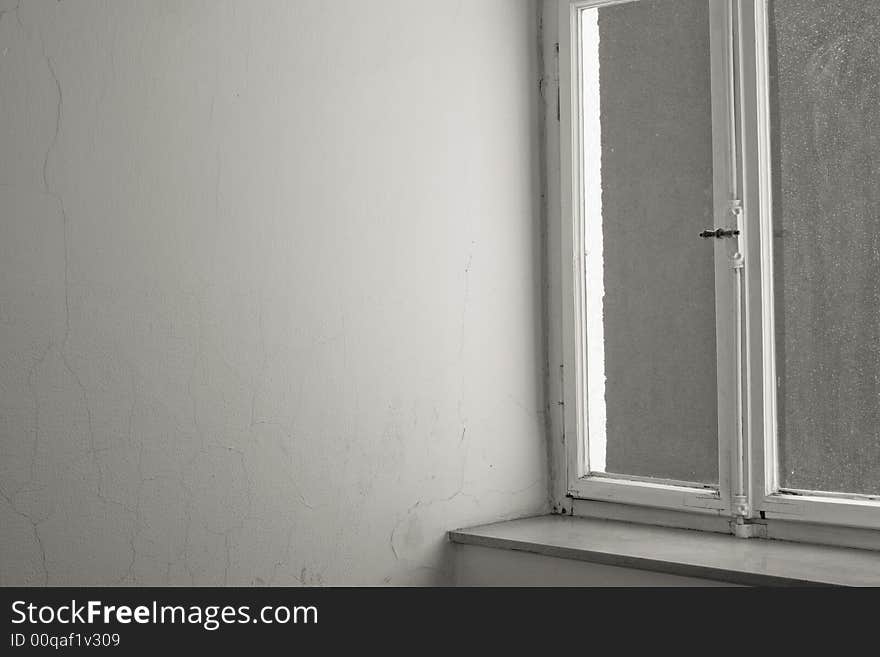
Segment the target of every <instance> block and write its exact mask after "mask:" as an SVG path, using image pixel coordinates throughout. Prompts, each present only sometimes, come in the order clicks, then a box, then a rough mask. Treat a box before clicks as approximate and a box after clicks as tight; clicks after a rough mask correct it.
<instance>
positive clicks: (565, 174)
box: [550, 0, 880, 542]
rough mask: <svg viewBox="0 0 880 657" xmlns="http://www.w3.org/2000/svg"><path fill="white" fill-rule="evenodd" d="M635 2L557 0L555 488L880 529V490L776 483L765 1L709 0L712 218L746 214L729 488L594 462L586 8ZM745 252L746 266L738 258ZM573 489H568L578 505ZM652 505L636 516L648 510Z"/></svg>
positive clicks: (721, 281)
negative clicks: (583, 57)
mask: <svg viewBox="0 0 880 657" xmlns="http://www.w3.org/2000/svg"><path fill="white" fill-rule="evenodd" d="M638 1H640V0H556V3H557V10H558V11H557V18H558V34H557V40H558V92H559V101H558V103H559V105H558V119H559V142H558V150H559V153H558V155H559V163H560V169H559V183H558V184H559V200H558V211H559V213H560V216H561V223H560V228H559V231H560V232H559V236H558V237H559V239H560V247H559V248H560V251H559V252H558V253H556V252H555V250H554V249H552V248H551V251H550V253H551V256H553V255H554V254H555V255H557V256H558V262H560V263H561V272H559V273H558V275H559V279H558V281H557V285H556V287H557V293H558V295H559V297H558V300H557V301H556V302H555V306H554V307H555V308H556V311H557V312H559V313H560V317H561V320H560V321H559V323H558V325H557V326H558V328H559V331H558V333H559V335H560V336H561V342H562V344H561V347H560V348H558V349H557V350H556V353H557V355H558V357H559V359H560V361H561V363H560V364H561V371H562V376H561V382H560V388H559V390H558V392H559V394H560V397H561V399H560V402H561V404H560V405H561V407H562V417H561V431H562V443H563V445H562V454H561V455H560V456H559V457H558V458H555V459H554V463H560V462H562V463H564V469H563V470H564V471H560V469H559V468H556V467H555V466H554V472H553V475H554V478H555V479H556V485H555V486H554V489H555V490H556V491H558V493H557V495H558V498H557V500H556V504H555V505H554V506H555V508H557V509H558V510H561V511H563V512H570V513H574V512H575V510H576V509H577V508H578V501H588V502H585V503H583V505H587V504H592V503H593V502H602V503H607V502H611V503H616V504H618V505H624V506H629V507H633V508H635V507H638V508H639V509H641V508H645V509H646V511H648V512H650V509H651V508H653V509H655V510H656V512H655V513H656V514H657V517H658V519H659V520H658V522H659V523H660V524H667V521H665V520H664V518H667V517H668V512H669V511H678V512H687V514H689V515H692V516H702V517H705V516H707V515H714V516H719V517H721V518H724V519H730V521H731V523H730V526H731V531H734V529H733V527H734V526H735V525H739V526H742V525H743V524H752V523H754V524H755V525H756V526H762V527H763V528H765V529H766V528H768V527H772V525H773V523H774V522H776V521H779V526H780V527H783V526H786V525H787V524H788V522H789V521H797V522H799V523H809V524H815V525H837V526H847V527H851V528H859V529H870V530H875V529H880V497H871V496H859V495H834V494H827V493H816V492H810V491H787V490H784V489H782V488H781V487H780V486H779V477H778V466H777V459H776V453H777V447H776V446H777V435H776V434H777V422H776V387H775V384H774V382H775V351H774V336H775V333H774V318H773V313H774V296H773V280H772V272H773V266H772V264H773V244H772V230H771V229H772V214H771V212H772V207H773V206H772V185H771V151H770V96H769V75H768V56H767V55H768V50H767V48H768V33H767V27H768V0H706V1H707V2H709V4H710V33H711V43H712V45H711V51H712V55H711V57H712V61H711V68H712V115H713V116H712V121H713V133H714V134H713V152H714V162H713V164H714V167H715V171H716V172H720V173H716V176H715V178H716V181H715V199H716V202H715V217H714V219H715V223H714V225H715V226H724V225H729V224H730V222H731V211H732V208H733V207H735V206H734V205H731V202H734V201H736V200H739V202H740V207H741V211H739V213H738V214H737V220H738V221H737V227H738V228H739V229H740V231H741V233H740V235H739V237H738V238H737V239H736V240H713V242H715V243H716V244H715V247H714V248H715V249H716V252H715V256H716V257H715V263H716V272H715V275H716V316H717V317H718V318H720V319H719V321H717V325H718V329H717V335H716V338H717V345H718V371H719V373H722V372H727V373H728V375H727V376H722V375H719V386H718V416H719V450H718V453H719V486H718V488H717V490H712V489H708V488H697V487H692V486H682V485H675V484H674V482H663V481H656V480H655V481H651V480H644V479H639V478H632V479H631V478H623V477H613V476H607V475H601V476H599V475H595V474H591V473H590V472H589V466H588V462H587V461H588V452H589V450H588V447H587V440H588V428H587V420H586V416H587V413H586V408H585V400H586V396H585V394H584V392H585V390H586V387H585V386H586V371H587V368H586V337H585V336H586V333H585V321H584V300H585V291H584V277H583V271H584V252H585V249H584V221H585V218H584V217H583V216H581V215H582V214H583V212H582V208H583V207H584V203H583V197H582V194H583V190H582V188H581V187H582V186H581V182H580V181H581V179H582V176H581V166H582V165H581V162H580V157H581V154H582V153H583V149H582V135H581V130H580V117H581V107H580V106H581V90H580V88H579V85H580V79H581V74H580V71H579V70H578V66H579V62H580V56H579V53H578V48H579V44H580V38H579V36H580V35H579V23H580V21H579V20H578V15H579V12H580V11H582V10H584V9H590V8H595V7H601V6H608V5H614V4H621V3H624V2H638ZM734 69H735V70H734ZM734 84H736V89H734ZM722 126H723V128H722ZM724 128H726V129H724ZM707 225H708V224H707ZM551 234H552V233H551ZM731 245H732V246H731ZM707 248H708V245H707ZM725 249H728V250H727V251H725ZM732 255H736V256H737V258H731V256H732ZM737 259H738V261H739V263H740V264H742V263H744V266H741V267H739V266H733V263H734V261H735V260H737ZM554 277H555V274H554ZM736 345H739V349H737V348H736ZM551 351H552V349H551ZM560 492H561V493H562V494H561V495H560ZM563 497H565V498H567V499H568V500H569V504H568V505H567V506H566V503H565V502H564V501H563V500H562V498H563ZM661 510H662V511H661ZM646 511H637V512H636V514H637V515H639V517H644V515H645V512H646ZM588 514H589V513H588ZM663 514H667V515H663ZM674 515H675V514H674ZM678 515H681V514H678ZM675 522H679V521H675ZM701 522H702V523H703V524H705V522H703V521H698V520H697V521H694V522H693V523H691V524H694V525H700V524H701ZM685 524H688V523H685ZM804 526H806V525H804ZM819 531H823V530H819ZM735 533H737V534H740V532H739V531H736V532H735ZM768 533H772V532H767V531H764V532H763V533H762V532H760V531H758V532H755V533H751V532H746V531H744V532H742V533H741V534H740V535H743V536H749V535H767V534H768ZM801 533H803V532H801ZM806 533H807V535H809V531H808V532H806ZM871 540H874V539H873V535H872V539H871ZM823 541H824V542H828V541H827V540H825V539H823Z"/></svg>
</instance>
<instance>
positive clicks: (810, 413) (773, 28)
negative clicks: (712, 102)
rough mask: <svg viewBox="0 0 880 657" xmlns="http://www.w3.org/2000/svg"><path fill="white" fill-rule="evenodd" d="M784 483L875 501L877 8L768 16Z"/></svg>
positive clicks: (801, 9) (774, 6)
mask: <svg viewBox="0 0 880 657" xmlns="http://www.w3.org/2000/svg"><path fill="white" fill-rule="evenodd" d="M770 62H771V110H772V129H773V149H774V153H773V155H774V171H773V174H774V249H775V251H774V253H775V260H776V261H775V292H776V349H777V386H778V388H777V403H778V413H779V457H780V468H779V470H780V478H781V483H782V486H783V487H785V488H794V489H806V490H819V491H829V492H832V491H833V492H844V493H863V494H880V3H878V2H866V1H865V0H836V1H835V2H814V1H807V0H774V1H773V2H771V4H770Z"/></svg>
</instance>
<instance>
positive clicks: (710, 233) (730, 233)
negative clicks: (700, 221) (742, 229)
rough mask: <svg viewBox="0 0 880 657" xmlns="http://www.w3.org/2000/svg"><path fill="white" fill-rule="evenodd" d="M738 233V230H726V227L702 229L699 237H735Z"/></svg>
mask: <svg viewBox="0 0 880 657" xmlns="http://www.w3.org/2000/svg"><path fill="white" fill-rule="evenodd" d="M737 235H739V231H738V230H728V229H726V228H716V229H715V230H708V229H707V230H704V231H703V232H702V233H700V237H702V238H704V239H709V238H711V237H714V238H715V239H719V240H720V239H721V238H723V237H736V236H737Z"/></svg>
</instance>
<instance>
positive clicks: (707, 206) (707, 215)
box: [583, 0, 718, 484]
mask: <svg viewBox="0 0 880 657" xmlns="http://www.w3.org/2000/svg"><path fill="white" fill-rule="evenodd" d="M585 20H586V21H588V22H589V21H593V29H595V28H596V27H597V28H598V29H597V36H598V44H596V42H595V36H593V37H592V41H590V42H589V43H587V44H584V45H585V47H584V54H583V57H584V59H585V62H584V64H585V68H589V67H590V66H593V67H596V65H598V87H599V89H598V107H599V114H600V116H599V117H593V118H594V119H596V118H598V120H593V121H592V122H591V121H590V117H586V121H585V123H586V126H585V128H589V127H590V126H592V127H593V128H594V129H596V128H597V126H600V128H599V129H600V130H601V140H597V139H595V138H593V139H592V143H593V149H592V151H591V150H590V148H587V153H586V154H585V159H586V160H587V165H586V167H587V169H589V167H590V166H591V165H590V163H593V164H592V166H596V164H595V163H596V162H598V161H601V210H600V211H601V239H602V241H603V242H604V244H603V245H602V247H601V248H602V251H603V255H602V260H603V267H602V270H603V271H604V273H602V274H599V275H600V276H601V284H602V285H603V286H604V297H602V298H601V300H598V299H597V300H595V302H594V303H593V305H592V307H591V309H590V310H591V312H592V313H593V321H594V324H599V325H601V329H602V330H601V333H602V335H601V337H600V336H597V335H596V333H597V332H598V328H597V327H596V326H595V325H594V327H593V328H594V330H593V332H592V335H588V342H591V345H590V346H589V347H588V352H592V353H593V354H595V351H596V340H599V339H602V340H604V350H603V355H604V382H603V381H597V379H598V378H599V377H601V371H600V372H599V374H596V373H595V367H593V368H592V370H591V373H592V379H593V380H592V381H589V382H588V385H589V387H590V389H591V392H590V394H591V400H590V403H589V404H588V407H589V409H590V411H591V417H590V436H591V438H590V440H591V441H593V440H594V439H595V440H602V439H603V437H604V441H605V444H604V452H605V453H604V454H603V455H601V456H604V463H603V462H602V458H601V457H598V458H593V457H594V452H595V450H594V445H591V448H590V454H591V469H592V470H594V471H599V472H606V473H614V474H622V475H633V476H642V477H652V478H659V479H672V480H678V481H686V482H698V483H706V484H716V483H717V482H718V437H717V436H718V427H717V422H718V410H717V380H716V348H715V288H714V261H713V245H712V243H711V242H707V241H704V240H700V239H699V238H698V237H697V234H698V233H699V232H700V231H701V230H702V229H704V228H706V227H707V226H709V225H710V224H711V223H712V215H713V178H712V155H713V151H712V116H711V92H710V48H709V8H708V3H707V2H706V1H705V0H642V1H640V2H634V3H629V4H621V5H612V6H609V7H604V8H601V9H599V10H598V11H597V14H596V15H592V16H590V15H587V16H585ZM596 22H597V23H598V25H597V26H596V25H595V23H596ZM588 27H589V26H588ZM587 40H588V41H589V39H587ZM585 93H589V89H586V90H585ZM586 105H587V106H589V102H587V103H586ZM586 141H587V143H588V144H589V143H590V142H591V140H590V139H589V136H588V138H587V139H586ZM599 141H600V144H601V145H599ZM588 192H589V190H588ZM590 202H591V201H590V199H589V198H588V199H587V201H586V203H587V206H588V207H587V210H588V212H587V215H588V216H587V221H588V222H589V221H591V220H592V221H595V220H596V217H595V212H594V213H593V216H592V217H591V216H590V212H589V210H590ZM589 239H590V237H589V231H588V244H587V249H588V250H590V249H593V250H595V248H594V247H595V246H596V245H595V244H590V243H589ZM591 271H592V272H593V277H594V279H595V278H596V274H595V272H596V268H595V267H592V268H591V267H590V266H589V265H588V274H587V286H588V287H589V286H591V285H593V286H596V285H598V284H599V282H600V281H597V280H592V281H591V280H590V277H591V273H590V272H591ZM594 289H595V287H594ZM600 303H601V306H602V312H601V314H600V315H599V317H601V322H599V320H596V319H595V317H596V306H597V305H598V304H600ZM588 304H589V301H588ZM589 333H590V326H589V319H588V334H589ZM588 355H589V354H588ZM594 365H595V360H594ZM602 383H604V391H602V390H601V389H597V388H601V386H602ZM601 402H604V407H603V408H601V409H600V408H599V407H600V406H601V405H602V404H601ZM603 411H604V414H605V418H602V413H603ZM603 419H604V436H603V431H602V427H596V426H595V425H596V423H597V422H598V423H602V422H603ZM597 464H598V465H597Z"/></svg>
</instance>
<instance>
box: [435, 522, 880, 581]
mask: <svg viewBox="0 0 880 657" xmlns="http://www.w3.org/2000/svg"><path fill="white" fill-rule="evenodd" d="M449 539H450V540H451V541H452V542H453V543H459V544H463V545H478V546H482V547H489V548H497V549H506V550H519V551H523V552H530V553H533V554H539V555H544V556H548V557H557V558H563V559H574V560H578V561H586V562H591V563H597V564H604V565H610V566H621V567H626V568H636V569H639V570H648V571H653V572H659V573H667V574H671V575H682V576H687V577H698V578H704V579H711V580H716V581H720V582H731V583H734V584H744V585H747V586H791V585H800V586H803V585H807V586H880V553H877V552H872V551H868V550H857V549H852V548H839V547H830V546H824V545H807V544H803V543H793V542H788V541H775V540H762V539H741V538H736V537H733V536H729V535H721V534H714V533H710V532H698V531H691V530H686V529H671V528H667V527H656V526H651V525H640V524H636V523H629V522H619V521H614V520H600V519H593V518H577V517H571V516H539V517H535V518H524V519H522V520H511V521H507V522H500V523H495V524H491V525H483V526H480V527H473V528H471V529H460V530H456V531H451V532H449Z"/></svg>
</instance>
